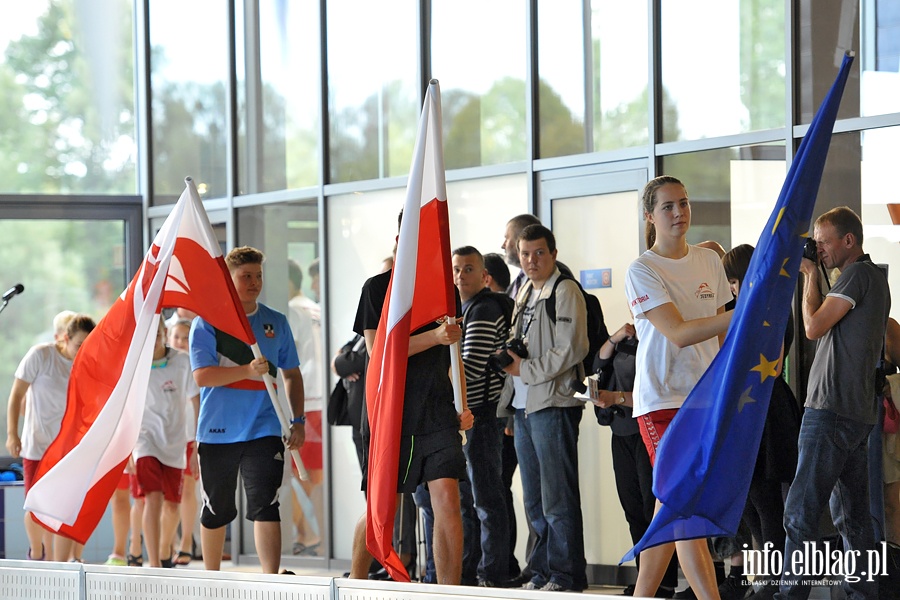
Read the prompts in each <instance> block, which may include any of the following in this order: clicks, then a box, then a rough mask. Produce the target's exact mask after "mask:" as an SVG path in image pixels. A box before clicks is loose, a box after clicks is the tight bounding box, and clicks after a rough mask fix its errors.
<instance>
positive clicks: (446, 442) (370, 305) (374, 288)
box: [350, 271, 472, 585]
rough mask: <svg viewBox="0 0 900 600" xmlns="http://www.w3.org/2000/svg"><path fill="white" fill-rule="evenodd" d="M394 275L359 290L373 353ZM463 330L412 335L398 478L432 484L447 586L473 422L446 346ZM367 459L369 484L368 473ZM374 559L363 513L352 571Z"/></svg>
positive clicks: (411, 485)
mask: <svg viewBox="0 0 900 600" xmlns="http://www.w3.org/2000/svg"><path fill="white" fill-rule="evenodd" d="M390 280H391V271H387V272H385V273H381V274H379V275H375V276H374V277H372V278H370V279H369V280H368V281H366V283H365V285H364V286H363V290H362V295H361V297H360V301H359V307H358V309H357V313H356V322H355V323H354V327H353V329H354V331H355V332H356V333H358V334H360V335H362V336H363V337H365V339H366V348H367V350H368V351H369V355H370V356H371V353H372V345H373V344H374V342H375V333H376V331H377V329H378V323H379V321H380V320H381V311H382V308H383V306H384V303H385V300H386V297H387V289H388V284H389V283H390ZM457 302H458V300H457ZM457 310H458V311H459V307H457ZM461 336H462V332H461V330H460V327H459V325H458V324H456V323H452V324H448V323H441V324H438V323H432V324H429V325H426V326H424V327H421V328H420V329H418V330H416V331H414V332H412V333H411V334H410V340H409V359H408V363H407V370H406V388H405V390H406V391H405V395H404V402H403V424H402V428H401V441H400V461H399V473H398V479H397V492H398V493H404V492H413V491H415V488H416V486H417V485H418V484H419V483H421V482H425V483H427V484H428V487H429V490H430V491H431V496H432V506H433V508H434V513H435V526H434V538H435V543H434V559H435V566H436V569H437V577H438V583H441V584H447V585H458V584H459V582H460V575H461V569H462V566H461V565H462V519H461V516H460V506H459V480H460V479H463V478H465V477H466V461H465V456H464V455H463V452H462V444H461V439H460V436H459V433H458V431H459V429H461V428H462V429H468V428H470V427H471V426H472V415H471V413H470V412H469V411H468V410H465V411H463V414H462V415H457V414H456V409H455V408H454V406H453V387H452V384H451V382H450V352H449V350H448V348H447V346H449V345H451V344H453V343H454V342H458V341H459V340H460V338H461ZM368 435H369V427H368V414H366V418H365V419H364V420H363V438H364V440H365V441H366V443H367V442H368V439H367V438H368ZM413 442H415V443H413ZM366 463H367V464H366V465H365V466H364V467H363V487H364V488H365V485H366V478H367V476H368V461H366ZM371 562H372V555H371V554H370V553H369V551H368V549H367V548H366V520H365V517H363V518H361V519H360V521H359V522H358V523H357V525H356V530H355V532H354V536H353V555H352V564H351V568H350V577H351V578H355V579H365V578H366V577H367V573H368V570H369V566H370V564H371Z"/></svg>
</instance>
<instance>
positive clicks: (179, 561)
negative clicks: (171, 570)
mask: <svg viewBox="0 0 900 600" xmlns="http://www.w3.org/2000/svg"><path fill="white" fill-rule="evenodd" d="M192 558H194V557H193V555H192V554H191V553H190V552H185V551H184V550H179V551H178V554H177V555H176V556H173V557H172V564H174V565H178V566H180V567H183V566H186V565H189V564H191V559H192Z"/></svg>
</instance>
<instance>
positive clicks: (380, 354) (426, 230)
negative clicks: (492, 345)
mask: <svg viewBox="0 0 900 600" xmlns="http://www.w3.org/2000/svg"><path fill="white" fill-rule="evenodd" d="M448 315H449V316H456V296H455V293H454V290H453V276H452V267H451V263H450V220H449V217H448V213H447V185H446V182H445V179H444V153H443V146H442V144H441V92H440V87H439V85H438V82H437V80H432V81H431V84H430V85H429V86H428V91H427V92H426V95H425V105H424V106H423V108H422V116H421V118H420V119H419V133H418V136H417V138H416V148H415V153H414V154H413V161H412V166H411V167H410V173H409V183H408V184H407V188H406V203H405V205H404V208H403V219H402V223H401V225H400V236H399V238H398V240H397V257H396V259H395V261H394V269H393V272H392V273H391V282H390V284H389V285H388V291H387V298H386V300H385V304H384V309H383V310H382V313H381V320H380V321H379V324H378V329H377V333H376V335H375V344H374V345H373V348H372V358H371V361H370V362H369V370H368V372H367V377H366V403H367V407H368V410H369V428H370V430H371V439H370V443H369V465H368V472H369V479H368V483H367V490H368V493H367V510H366V547H367V548H368V549H369V552H371V553H372V556H374V557H375V558H376V559H377V560H378V561H379V562H380V563H381V564H382V565H384V567H385V568H386V569H387V571H388V573H390V575H391V577H392V578H393V579H394V581H409V574H408V573H407V572H406V568H405V567H404V566H403V562H402V561H401V560H400V557H399V556H397V553H396V552H395V551H394V548H393V545H392V543H391V538H392V533H393V529H394V512H395V510H396V504H397V468H398V463H399V460H400V431H401V427H402V420H403V395H404V390H405V387H406V364H407V356H408V354H409V337H410V332H413V331H415V330H416V329H418V328H420V327H422V326H423V325H426V324H428V323H432V322H434V321H436V320H438V319H441V318H443V317H445V316H448Z"/></svg>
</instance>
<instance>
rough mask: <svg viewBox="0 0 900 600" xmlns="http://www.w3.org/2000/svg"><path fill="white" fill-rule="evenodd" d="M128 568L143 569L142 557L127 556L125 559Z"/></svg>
mask: <svg viewBox="0 0 900 600" xmlns="http://www.w3.org/2000/svg"><path fill="white" fill-rule="evenodd" d="M126 560H127V561H128V566H129V567H143V566H144V557H143V556H142V555H140V554H138V555H137V556H135V555H134V554H129V555H128V557H127V559H126Z"/></svg>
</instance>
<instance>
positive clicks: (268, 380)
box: [250, 342, 309, 481]
mask: <svg viewBox="0 0 900 600" xmlns="http://www.w3.org/2000/svg"><path fill="white" fill-rule="evenodd" d="M250 349H251V350H253V357H254V358H260V357H261V356H262V352H260V350H259V344H257V343H256V342H254V343H253V344H252V345H251V346H250ZM263 381H264V382H265V384H266V391H268V392H269V400H271V401H272V406H273V407H275V414H277V415H278V421H279V422H280V423H281V435H282V437H283V438H284V439H285V440H288V439H289V438H290V437H291V425H290V419H288V418H287V415H285V414H284V408H283V407H282V406H281V402H279V401H278V394H276V393H275V382H274V381H273V380H272V376H271V375H269V373H268V372H266V373H263ZM291 458H293V459H294V464H295V465H297V474H298V475H300V479H302V480H303V481H309V472H308V471H307V470H306V467H305V466H304V465H303V461H302V460H301V459H300V452H298V451H297V450H291Z"/></svg>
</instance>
